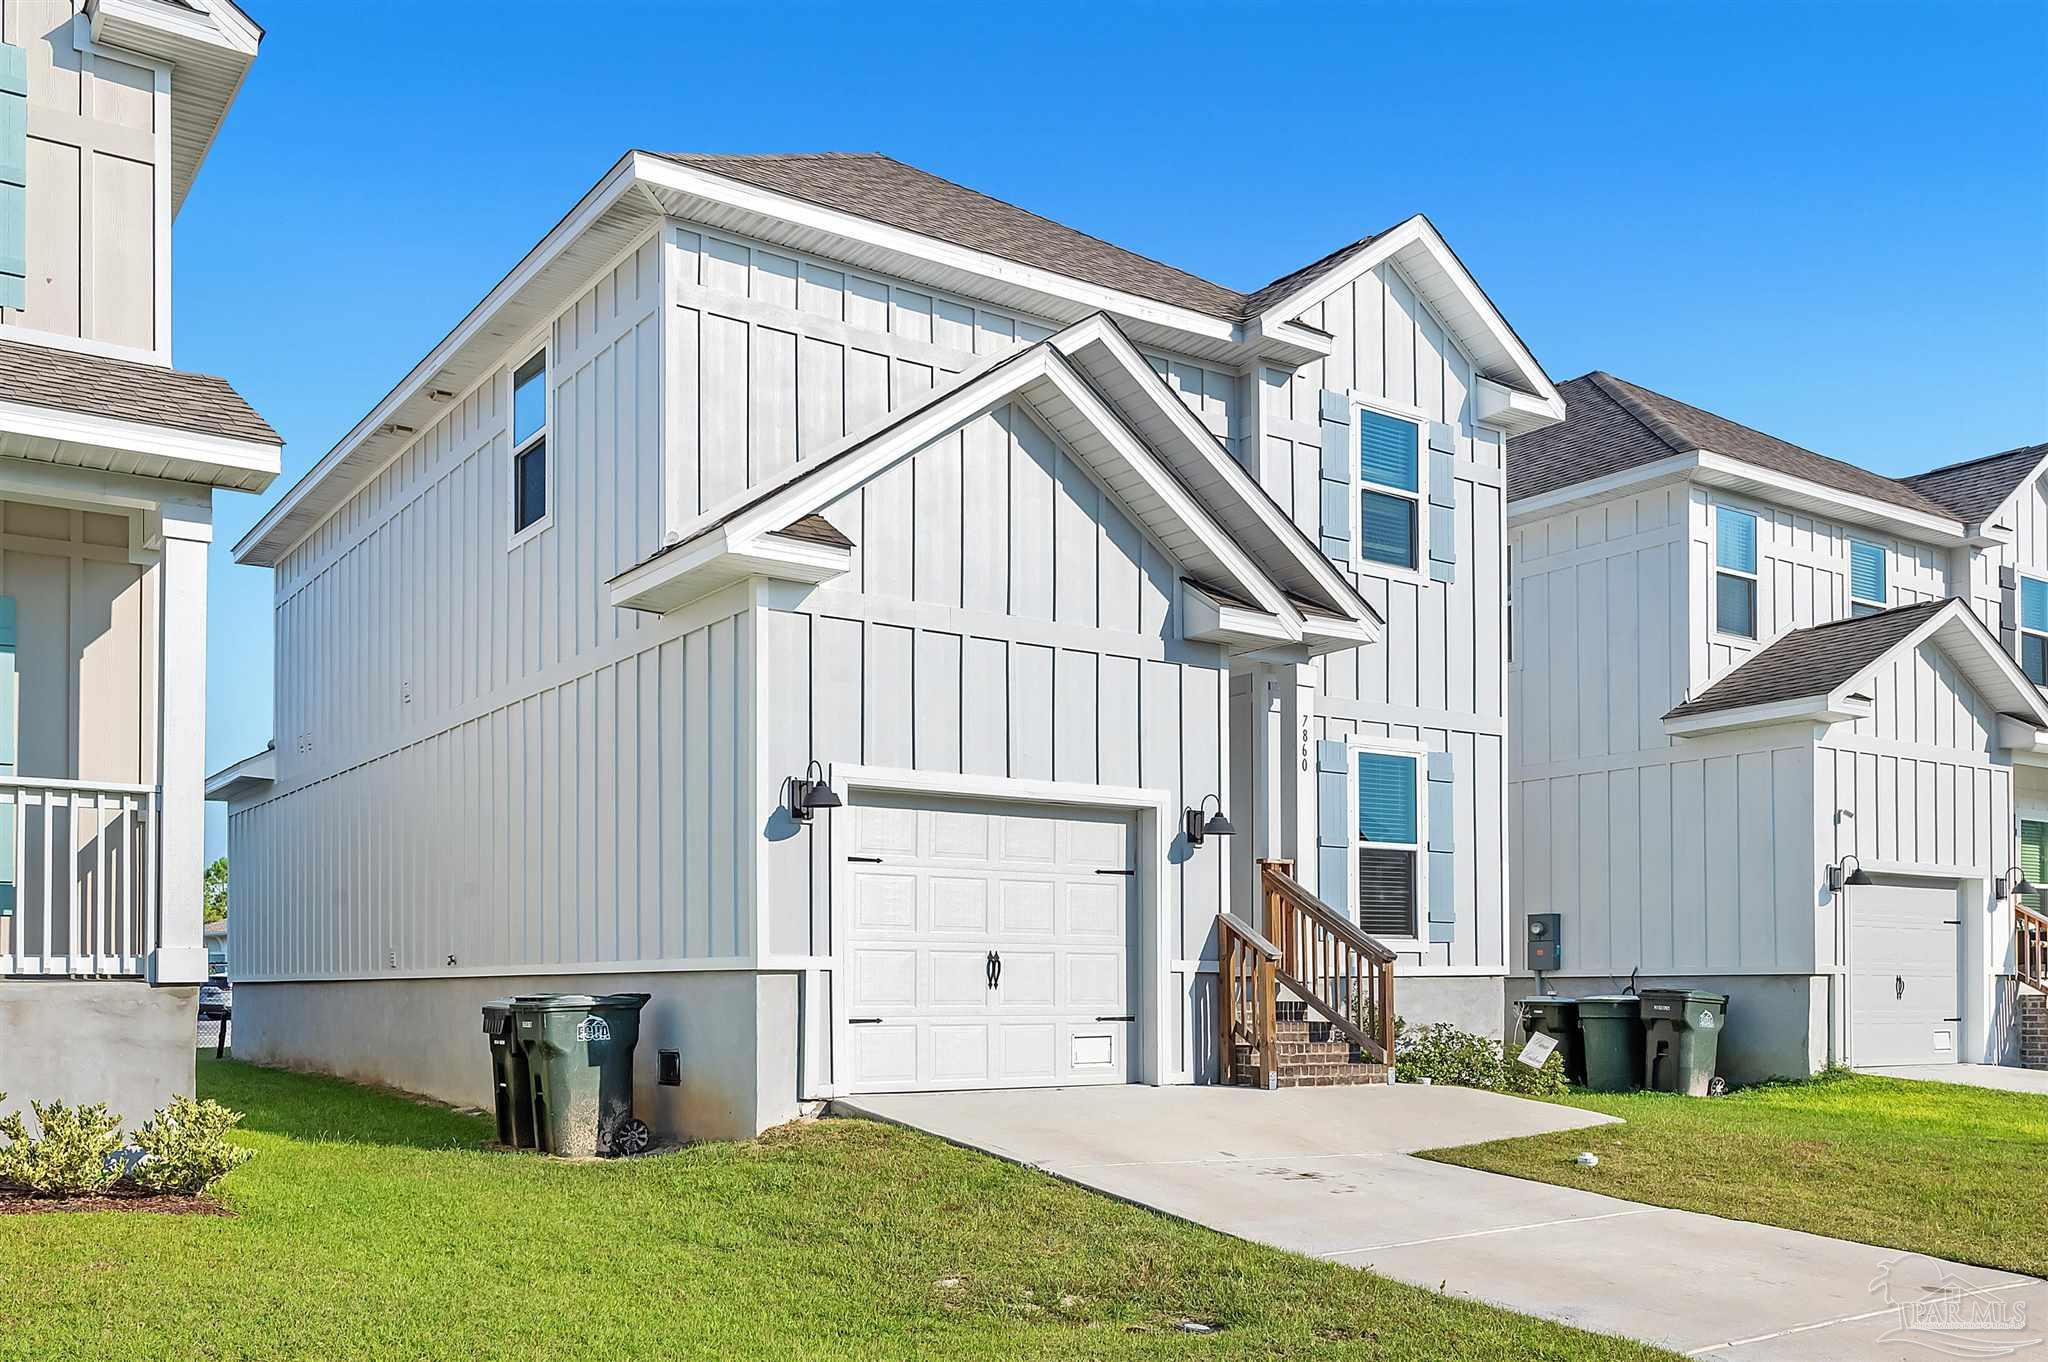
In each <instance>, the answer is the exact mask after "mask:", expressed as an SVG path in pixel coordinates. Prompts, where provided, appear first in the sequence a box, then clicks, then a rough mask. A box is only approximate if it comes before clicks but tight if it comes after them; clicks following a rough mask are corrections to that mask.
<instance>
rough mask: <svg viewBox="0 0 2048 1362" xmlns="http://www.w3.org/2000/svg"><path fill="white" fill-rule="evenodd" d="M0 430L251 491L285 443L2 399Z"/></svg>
mask: <svg viewBox="0 0 2048 1362" xmlns="http://www.w3.org/2000/svg"><path fill="white" fill-rule="evenodd" d="M0 433H4V434H8V435H18V436H22V437H24V438H27V439H31V440H50V441H54V442H55V443H56V444H57V445H59V446H65V447H77V446H83V447H85V448H89V449H96V450H106V451H109V452H110V453H115V454H142V455H146V456H149V457H151V458H158V459H163V460H165V462H166V465H167V466H166V467H165V468H164V470H163V472H162V474H161V476H164V477H170V478H175V479H177V480H179V481H181V482H205V483H211V484H213V485H215V486H218V487H232V488H239V489H243V490H247V491H255V492H260V491H262V490H263V489H264V488H266V487H268V486H270V484H271V482H272V481H273V480H274V479H275V478H276V477H277V474H278V469H279V467H280V466H281V464H282V462H283V459H284V446H283V445H281V444H279V443H278V442H276V441H274V440H245V439H240V438H238V437H235V436H231V435H206V434H201V433H200V432H198V431H191V430H182V429H180V428H178V427H176V426H166V425H160V424H158V423H157V422H154V421H136V420H128V419H125V418H122V417H115V416H99V415H94V414H92V413H88V412H79V411H70V410H67V409H64V408H61V407H44V406H37V405H35V404H33V403H28V402H9V401H6V400H4V399H0ZM83 466H98V465H83Z"/></svg>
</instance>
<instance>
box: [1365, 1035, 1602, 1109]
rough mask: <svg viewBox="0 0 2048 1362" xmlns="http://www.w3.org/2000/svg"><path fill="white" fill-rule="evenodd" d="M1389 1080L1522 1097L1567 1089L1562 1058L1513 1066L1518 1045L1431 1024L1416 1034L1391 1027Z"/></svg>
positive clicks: (1553, 1056)
mask: <svg viewBox="0 0 2048 1362" xmlns="http://www.w3.org/2000/svg"><path fill="white" fill-rule="evenodd" d="M1396 1034H1397V1037H1398V1040H1397V1042H1396V1043H1397V1045H1398V1047H1399V1048H1398V1052H1397V1054H1396V1056H1395V1066H1394V1076H1395V1077H1396V1078H1397V1079H1399V1080H1400V1081H1401V1082H1403V1083H1414V1082H1417V1081H1419V1080H1421V1079H1424V1078H1426V1079H1428V1080H1429V1081H1430V1082H1431V1083H1442V1084H1446V1085H1448V1086H1451V1087H1457V1088H1485V1089H1486V1090H1487V1091H1489V1092H1509V1093H1515V1094H1517V1095H1519V1096H1523V1097H1559V1096H1562V1095H1563V1094H1564V1093H1565V1091H1566V1090H1567V1088H1568V1086H1569V1085H1568V1084H1567V1083H1566V1082H1565V1079H1564V1056H1563V1055H1561V1054H1556V1053H1553V1054H1551V1056H1550V1057H1549V1058H1548V1059H1546V1060H1544V1061H1543V1067H1542V1068H1540V1069H1531V1068H1530V1067H1529V1066H1528V1065H1526V1064H1522V1063H1519V1062H1517V1060H1516V1059H1515V1056H1516V1055H1517V1054H1518V1053H1520V1049H1519V1047H1517V1046H1516V1045H1515V1044H1514V1042H1512V1041H1509V1042H1507V1043H1506V1044H1503V1043H1501V1042H1499V1041H1495V1040H1491V1039H1489V1038H1488V1037H1486V1036H1475V1035H1473V1034H1472V1033H1471V1032H1469V1031H1460V1030H1459V1029H1458V1028H1457V1027H1455V1026H1452V1025H1451V1024H1450V1023H1449V1022H1437V1023H1436V1024H1435V1025H1433V1026H1425V1027H1423V1028H1422V1029H1421V1030H1420V1031H1413V1032H1411V1031H1409V1030H1408V1029H1407V1028H1406V1027H1405V1026H1403V1025H1400V1024H1399V1023H1397V1024H1396Z"/></svg>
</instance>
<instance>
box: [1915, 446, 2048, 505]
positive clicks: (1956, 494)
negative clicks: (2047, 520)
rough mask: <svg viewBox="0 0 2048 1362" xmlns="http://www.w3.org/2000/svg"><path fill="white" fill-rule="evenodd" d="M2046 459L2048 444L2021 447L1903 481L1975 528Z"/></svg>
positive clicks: (1932, 470) (1953, 464) (1931, 470)
mask: <svg viewBox="0 0 2048 1362" xmlns="http://www.w3.org/2000/svg"><path fill="white" fill-rule="evenodd" d="M2043 459H2048V444H2038V445H2021V446H2020V447H2019V448H2018V449H2008V450H2006V451H2005V452H2004V453H2002V454H1986V455H1984V456H1982V457H1981V458H1975V459H1965V460H1964V461H1963V462H1961V463H1952V464H1949V465H1948V466H1946V467H1944V468H1934V469H1929V470H1928V471H1927V472H1925V473H1915V474H1913V476H1911V477H1909V478H1901V479H1900V481H1901V482H1903V483H1905V484H1906V485H1907V486H1908V487H1911V488H1913V489H1914V490H1916V491H1919V492H1924V493H1926V494H1927V495H1928V496H1930V497H1933V498H1934V499H1935V500H1936V501H1938V502H1940V503H1941V504H1942V505H1944V506H1946V507H1948V508H1949V509H1950V510H1952V511H1954V512H1955V514H1957V515H1959V516H1961V517H1962V518H1963V519H1964V520H1965V521H1967V522H1968V523H1970V524H1972V525H1975V524H1978V523H1980V522H1982V521H1983V520H1984V518H1985V517H1986V516H1989V515H1990V514H1991V513H1992V512H1994V511H1996V510H1997V509H1998V508H1999V507H2000V506H2003V505H2004V504H2005V499H2006V498H2007V497H2009V496H2011V495H2012V494H2013V492H2014V491H2015V490H2017V489H2018V487H2019V485H2020V484H2021V483H2023V482H2025V481H2026V480H2027V478H2028V477H2029V476H2030V475H2031V474H2032V473H2033V471H2034V470H2035V469H2036V468H2038V467H2040V465H2041V461H2042V460H2043Z"/></svg>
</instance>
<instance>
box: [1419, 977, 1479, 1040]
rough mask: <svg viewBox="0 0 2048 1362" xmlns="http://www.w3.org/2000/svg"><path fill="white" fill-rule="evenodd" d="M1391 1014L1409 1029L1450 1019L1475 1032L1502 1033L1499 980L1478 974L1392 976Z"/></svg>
mask: <svg viewBox="0 0 2048 1362" xmlns="http://www.w3.org/2000/svg"><path fill="white" fill-rule="evenodd" d="M1394 1013H1395V1015H1396V1016H1398V1017H1400V1018H1401V1020H1402V1021H1404V1022H1406V1023H1407V1024H1408V1027H1409V1029H1410V1030H1415V1029H1417V1028H1420V1027H1424V1026H1431V1025H1434V1024H1435V1023H1437V1022H1449V1023H1450V1024H1451V1025H1453V1026H1455V1027H1457V1028H1458V1029H1459V1030H1460V1031H1470V1032H1472V1033H1473V1034H1474V1035H1479V1036H1492V1037H1493V1038H1494V1039H1496V1040H1498V1039H1499V1038H1500V1036H1501V1034H1502V1032H1501V1019H1502V1017H1503V1016H1504V1015H1505V1013H1504V1010H1503V1007H1502V1004H1501V981H1500V980H1499V979H1498V978H1488V977H1484V976H1479V975H1461V974H1421V975H1412V976H1411V975H1406V974H1396V975H1395V976H1394Z"/></svg>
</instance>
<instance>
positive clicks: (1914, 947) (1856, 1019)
mask: <svg viewBox="0 0 2048 1362" xmlns="http://www.w3.org/2000/svg"><path fill="white" fill-rule="evenodd" d="M1848 892H1849V895H1850V897H1849V917H1850V924H1851V925H1850V928H1849V1031H1850V1047H1851V1048H1850V1057H1851V1058H1852V1059H1853V1060H1854V1061H1855V1063H1856V1064H1857V1065H1859V1066H1865V1065H1871V1064H1946V1063H1952V1062H1954V1060H1955V1057H1956V1038H1957V1035H1958V1033H1959V1032H1960V1031H1961V1029H1962V1027H1961V1024H1960V1023H1959V1022H1958V1020H1957V1018H1958V1017H1959V1016H1960V1015H1961V1012H1962V1009H1961V995H1960V993H1959V992H1958V990H1957V987H1956V957H1957V955H1958V953H1959V949H1960V941H1959V937H1958V932H1959V930H1960V928H1959V927H1958V925H1957V921H1956V918H1957V914H1956V887H1955V885H1953V884H1949V883H1942V882H1939V881H1928V880H1879V881H1878V882H1877V883H1876V884H1870V885H1859V886H1857V887H1855V888H1853V889H1850V890H1849V891H1848Z"/></svg>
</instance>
